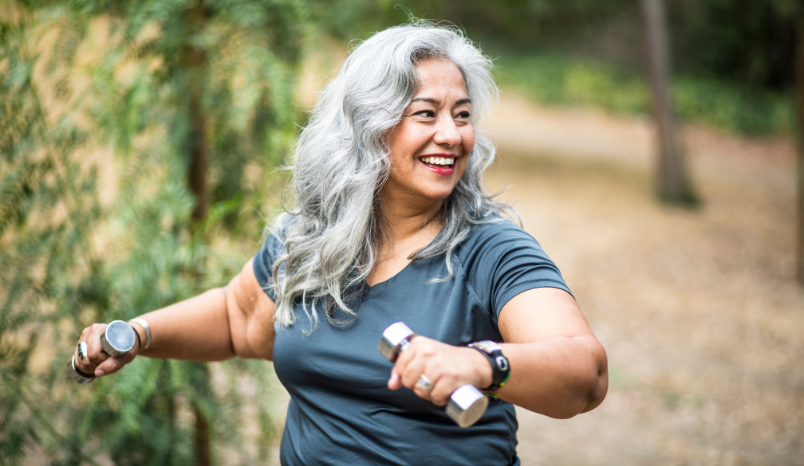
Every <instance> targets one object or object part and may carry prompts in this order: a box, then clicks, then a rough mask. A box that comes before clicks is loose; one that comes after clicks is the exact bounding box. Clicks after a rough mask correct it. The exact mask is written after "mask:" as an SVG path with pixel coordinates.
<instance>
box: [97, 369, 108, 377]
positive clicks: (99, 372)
mask: <svg viewBox="0 0 804 466" xmlns="http://www.w3.org/2000/svg"><path fill="white" fill-rule="evenodd" d="M104 375H106V372H103V369H96V370H95V377H103V376H104Z"/></svg>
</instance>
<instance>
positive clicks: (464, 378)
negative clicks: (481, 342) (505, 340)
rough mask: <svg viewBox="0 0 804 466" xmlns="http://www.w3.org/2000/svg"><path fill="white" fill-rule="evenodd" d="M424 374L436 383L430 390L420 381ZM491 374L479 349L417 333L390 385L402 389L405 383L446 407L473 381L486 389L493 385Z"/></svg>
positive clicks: (395, 367) (401, 358)
mask: <svg viewBox="0 0 804 466" xmlns="http://www.w3.org/2000/svg"><path fill="white" fill-rule="evenodd" d="M422 374H424V375H425V376H426V377H427V379H429V380H430V381H431V382H432V383H433V388H432V389H431V390H429V391H428V390H425V389H424V388H422V386H421V385H419V384H418V382H419V378H420V377H421V375H422ZM491 376H492V374H491V365H490V364H489V363H488V360H487V359H486V358H485V357H484V356H483V355H482V354H480V352H478V351H477V350H475V349H472V348H468V347H458V346H452V345H448V344H446V343H441V342H439V341H437V340H433V339H432V338H427V337H423V336H420V335H417V336H415V337H414V338H413V339H412V340H411V342H410V346H408V347H407V348H406V349H405V350H404V351H402V352H401V353H400V354H399V357H398V358H397V360H396V364H395V365H394V368H393V369H392V371H391V378H390V379H389V380H388V388H390V389H391V390H398V389H399V388H400V387H403V386H404V387H407V388H409V389H411V390H413V393H415V394H416V396H418V397H419V398H423V399H425V400H430V401H432V402H433V403H434V404H436V405H438V406H444V405H446V404H447V402H448V401H449V397H450V395H452V392H454V391H455V390H457V389H458V388H459V387H462V386H464V385H466V384H471V385H474V386H475V387H478V388H480V389H483V388H485V387H488V386H489V385H491Z"/></svg>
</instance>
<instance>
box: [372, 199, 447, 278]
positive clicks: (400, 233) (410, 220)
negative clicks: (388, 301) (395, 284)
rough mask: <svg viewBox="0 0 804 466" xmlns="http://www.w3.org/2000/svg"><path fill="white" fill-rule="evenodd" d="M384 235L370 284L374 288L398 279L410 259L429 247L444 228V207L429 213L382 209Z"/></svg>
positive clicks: (431, 210) (424, 211)
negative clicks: (442, 210)
mask: <svg viewBox="0 0 804 466" xmlns="http://www.w3.org/2000/svg"><path fill="white" fill-rule="evenodd" d="M380 214H381V218H382V222H383V230H384V235H383V237H382V239H381V243H380V245H379V250H378V253H377V261H376V262H375V264H374V269H373V270H372V272H371V274H370V276H369V279H368V282H369V285H371V286H373V285H375V284H376V283H380V282H384V281H385V280H388V279H389V278H391V277H392V276H394V275H396V274H397V273H399V271H401V270H402V269H403V268H405V266H407V264H408V263H409V262H410V259H409V257H410V256H411V255H412V254H413V253H414V252H416V251H418V250H419V249H421V248H423V247H425V246H427V245H428V244H430V242H431V241H433V238H435V237H436V235H438V232H440V231H441V228H442V226H443V223H444V222H443V219H442V216H441V205H440V204H439V205H438V206H433V207H431V208H429V209H426V210H424V209H422V210H415V209H396V210H394V209H383V208H382V206H381V208H380Z"/></svg>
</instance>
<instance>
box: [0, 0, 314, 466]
mask: <svg viewBox="0 0 804 466" xmlns="http://www.w3.org/2000/svg"><path fill="white" fill-rule="evenodd" d="M201 5H202V4H201V3H197V2H185V1H171V2H144V1H127V2H124V1H121V2H102V1H98V2H93V1H74V2H36V3H31V4H29V5H24V4H23V3H15V4H11V5H10V6H9V9H10V10H11V14H7V15H3V16H0V17H2V18H4V19H2V20H0V102H2V104H0V125H2V128H3V130H2V131H0V264H2V265H3V266H2V267H0V306H1V307H0V463H2V464H21V463H22V461H23V458H24V457H25V456H26V455H27V454H31V453H32V452H33V453H34V454H35V455H37V456H36V457H37V458H41V460H42V461H45V462H48V463H50V464H98V463H104V462H106V461H111V462H113V463H114V464H121V465H122V464H165V465H169V464H175V465H181V464H192V463H194V462H196V452H195V450H194V448H195V444H194V442H193V435H194V428H195V427H194V422H195V421H194V420H195V419H196V418H197V417H198V415H199V414H200V415H203V417H205V418H206V419H207V420H208V421H209V424H210V426H211V428H212V430H213V441H214V442H215V445H219V446H220V447H217V448H213V456H215V455H217V456H221V455H222V454H224V452H225V453H226V455H227V463H240V464H255V463H258V462H263V461H265V460H266V457H267V454H268V449H267V445H268V444H269V441H270V436H271V435H273V434H274V432H273V429H272V427H271V425H272V424H271V421H270V414H269V413H270V411H269V407H270V399H269V398H270V397H269V396H268V394H267V393H268V391H267V390H268V388H269V385H270V380H269V378H268V375H269V374H270V373H271V371H270V370H269V369H268V368H267V367H265V363H264V362H263V363H260V362H258V361H229V362H226V363H223V364H218V365H216V366H215V368H214V370H212V371H211V375H210V369H209V368H208V367H207V366H206V365H202V364H195V363H182V362H175V361H161V360H149V359H145V358H139V359H137V360H135V361H134V362H133V363H132V364H130V365H129V366H128V367H126V368H125V370H123V371H122V372H121V373H119V374H116V375H114V376H112V377H109V378H103V379H100V380H98V381H96V382H94V383H93V384H90V385H84V386H79V385H77V384H74V383H73V382H72V381H71V380H70V379H69V378H68V377H67V375H66V371H65V363H66V362H67V361H68V360H69V358H70V356H71V355H72V352H73V349H74V345H75V343H76V341H77V337H78V336H79V335H80V333H81V329H82V328H83V327H85V326H87V325H89V324H91V323H93V322H108V321H111V320H113V319H118V318H119V319H130V318H133V317H135V316H136V315H139V314H142V313H144V312H148V311H150V310H153V309H157V308H160V307H163V306H166V305H169V304H172V303H174V302H176V301H179V300H182V299H185V298H188V297H190V296H193V295H195V294H197V293H198V292H199V291H201V290H203V289H207V288H209V287H213V286H222V285H224V284H225V283H226V282H227V281H228V280H229V279H230V278H231V277H232V276H234V275H235V274H236V273H237V272H239V270H240V268H241V267H242V266H243V264H244V263H245V262H246V261H247V260H248V257H249V256H250V255H252V254H253V253H254V252H255V248H256V247H257V242H258V240H259V238H260V235H261V229H262V227H263V219H262V218H261V217H260V216H259V214H258V212H260V211H265V210H266V209H267V208H269V207H273V206H274V205H275V202H276V201H275V199H276V194H275V193H272V192H271V190H272V189H276V185H277V183H276V182H275V181H274V178H275V177H274V176H273V175H272V174H271V173H272V171H273V170H274V168H275V167H276V166H278V165H279V164H280V163H281V162H282V160H283V158H284V154H285V153H286V152H287V151H288V150H289V147H290V145H291V144H292V142H293V138H294V135H295V130H296V126H295V125H296V123H297V122H298V121H299V117H300V115H299V114H298V112H297V110H296V109H295V107H294V106H293V103H292V95H293V91H294V88H295V79H296V74H297V68H298V62H299V59H300V57H301V52H302V44H303V41H304V36H305V29H306V28H307V24H308V20H307V13H306V10H305V5H304V4H303V3H301V2H295V1H285V0H268V1H251V2H249V1H245V2H225V1H209V2H204V3H203V8H199V6H201ZM193 92H196V94H195V95H191V94H192V93H193ZM195 97H197V100H195V101H193V98H195ZM196 104H198V105H196ZM194 105H195V106H194ZM199 118H201V119H202V120H203V127H204V128H205V132H204V133H202V134H199V132H198V131H197V127H198V126H197V124H196V123H197V122H198V121H199V120H198V119H199ZM199 145H203V146H204V147H205V150H206V151H207V153H208V154H209V169H208V179H209V185H210V201H211V208H210V211H209V212H210V213H209V215H208V216H207V218H206V219H205V220H204V221H203V222H202V223H201V224H199V225H197V226H196V227H194V228H191V224H192V223H193V220H192V219H191V212H192V210H193V208H194V205H195V203H196V199H195V198H194V197H193V195H192V193H191V192H190V191H189V190H188V188H187V178H188V175H187V172H188V165H189V155H188V154H189V152H190V151H191V149H192V148H194V147H199ZM101 174H103V176H101ZM243 387H251V388H249V389H248V390H245V389H244V388H243ZM247 412H248V413H251V414H249V416H251V417H253V418H255V420H254V422H256V423H258V425H260V426H261V427H262V429H261V431H260V432H261V433H260V435H259V436H258V437H257V438H253V439H250V440H251V441H253V442H255V443H256V444H257V446H258V448H257V450H256V452H255V453H253V454H252V453H247V452H249V451H251V450H249V449H247V448H244V447H243V442H244V438H245V436H244V433H243V432H244V427H243V426H244V424H245V420H244V415H245V414H244V413H247ZM221 445H228V446H229V448H230V449H229V450H223V447H222V446H221Z"/></svg>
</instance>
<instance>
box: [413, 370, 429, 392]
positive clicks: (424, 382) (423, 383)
mask: <svg viewBox="0 0 804 466" xmlns="http://www.w3.org/2000/svg"><path fill="white" fill-rule="evenodd" d="M416 386H417V387H419V388H421V389H422V390H424V391H426V392H427V393H430V390H432V389H433V381H432V380H430V379H429V378H428V377H427V376H426V375H424V374H422V375H420V376H419V380H418V382H416Z"/></svg>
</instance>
